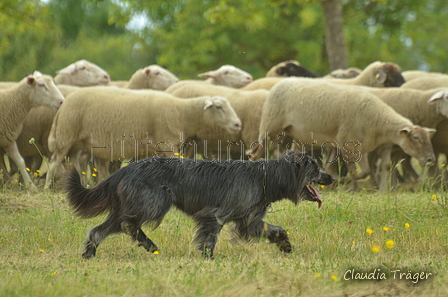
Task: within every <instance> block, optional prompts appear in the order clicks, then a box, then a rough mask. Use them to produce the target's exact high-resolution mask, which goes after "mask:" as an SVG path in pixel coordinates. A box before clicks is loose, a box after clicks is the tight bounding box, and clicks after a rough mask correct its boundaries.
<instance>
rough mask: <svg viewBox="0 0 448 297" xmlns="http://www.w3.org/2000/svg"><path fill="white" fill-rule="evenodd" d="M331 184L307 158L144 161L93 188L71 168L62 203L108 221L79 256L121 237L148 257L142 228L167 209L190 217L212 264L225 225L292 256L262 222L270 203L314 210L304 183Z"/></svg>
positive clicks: (277, 232) (282, 238) (278, 233)
mask: <svg viewBox="0 0 448 297" xmlns="http://www.w3.org/2000/svg"><path fill="white" fill-rule="evenodd" d="M332 182H333V178H332V177H331V176H330V175H329V174H327V173H325V172H323V171H321V170H320V169H319V167H318V166H317V164H316V162H315V161H314V160H313V159H312V158H311V157H310V156H308V155H307V154H304V153H301V152H288V153H285V154H284V155H283V156H282V157H281V158H279V159H275V160H264V161H258V162H252V161H223V162H213V161H203V160H192V159H179V158H173V159H170V158H148V159H144V160H141V161H138V162H135V163H131V164H130V165H128V166H126V167H123V168H121V169H119V170H118V171H116V172H115V173H113V174H112V175H110V176H109V177H108V178H107V179H105V180H104V181H102V182H101V183H100V184H98V185H97V186H96V187H94V188H92V189H86V188H84V187H83V186H82V185H81V183H80V177H79V174H78V173H77V172H76V170H73V171H71V172H70V173H69V176H68V177H67V179H66V182H65V190H66V192H67V193H68V195H67V198H68V202H69V203H70V205H71V206H72V207H73V209H74V212H75V213H76V215H78V216H80V217H83V218H91V217H95V216H97V215H99V214H102V213H104V212H106V211H108V212H109V216H108V217H107V218H106V220H105V222H104V223H102V224H101V225H99V226H97V227H95V228H93V229H91V230H90V231H89V234H88V235H87V239H86V241H85V250H84V252H83V254H82V256H83V257H84V258H86V259H88V258H91V257H93V256H95V253H96V249H97V247H98V245H99V244H100V243H101V241H103V240H104V239H105V238H106V237H107V236H109V235H111V234H113V233H118V232H125V233H126V234H128V235H130V236H131V237H132V238H133V239H134V240H137V241H138V242H139V245H140V246H143V247H144V248H145V249H146V250H147V251H150V252H155V251H157V250H158V248H157V246H156V245H155V244H154V243H153V242H152V241H151V239H149V238H148V237H146V235H145V234H144V233H143V231H142V229H141V226H142V224H143V223H145V222H147V223H152V224H153V225H154V226H155V227H157V226H158V225H159V224H160V223H161V221H162V219H163V217H164V216H165V214H166V213H167V212H168V211H169V209H170V208H171V206H173V205H174V206H175V207H177V208H178V209H180V210H181V211H183V212H184V213H186V214H187V215H190V216H191V217H192V218H193V219H194V220H195V222H196V224H197V232H196V238H195V241H196V242H197V244H198V248H199V250H200V251H202V254H203V256H204V257H208V258H213V250H214V248H215V245H216V241H217V237H218V234H219V232H220V231H221V229H222V227H223V225H224V224H226V223H228V222H234V223H235V229H234V231H235V233H236V235H237V236H239V238H242V239H245V240H250V239H253V238H255V239H256V238H260V237H262V236H263V237H267V238H268V239H269V241H270V242H271V243H275V244H276V245H277V246H278V247H279V248H280V250H281V251H283V252H286V253H289V252H291V250H292V247H291V244H290V242H289V238H288V235H287V233H286V231H285V230H284V229H283V228H282V227H280V226H274V225H271V224H268V223H265V222H264V221H263V218H264V216H265V214H266V210H267V208H268V207H269V205H270V204H271V203H273V202H276V201H279V200H282V199H289V200H291V201H292V202H294V203H297V202H299V200H302V199H305V200H310V201H317V202H318V203H319V206H320V204H321V200H320V196H319V193H318V192H317V191H316V190H315V189H314V188H313V187H312V186H311V185H310V183H317V184H322V185H329V184H331V183H332Z"/></svg>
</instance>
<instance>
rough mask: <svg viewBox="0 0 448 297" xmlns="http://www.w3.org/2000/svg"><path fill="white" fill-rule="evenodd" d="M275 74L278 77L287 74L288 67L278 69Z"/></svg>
mask: <svg viewBox="0 0 448 297" xmlns="http://www.w3.org/2000/svg"><path fill="white" fill-rule="evenodd" d="M275 72H277V74H278V75H283V74H285V72H286V67H285V66H282V67H278V68H277V70H276V71H275Z"/></svg>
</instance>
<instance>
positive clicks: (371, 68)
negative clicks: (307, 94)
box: [241, 61, 404, 91]
mask: <svg viewBox="0 0 448 297" xmlns="http://www.w3.org/2000/svg"><path fill="white" fill-rule="evenodd" d="M282 79H284V78H280V77H263V78H259V79H256V80H254V81H253V82H252V83H250V84H248V85H247V86H245V87H243V88H241V89H242V90H246V91H247V90H256V89H266V90H270V89H271V88H272V87H273V86H274V85H275V84H277V83H278V82H280V81H281V80H282ZM313 79H317V80H319V79H321V80H325V81H328V82H332V83H336V84H347V85H361V86H369V87H378V88H384V87H386V88H387V87H399V86H401V85H402V84H403V83H404V79H403V77H402V76H401V69H400V67H399V66H398V65H396V64H393V63H384V62H378V61H377V62H373V63H371V64H370V65H368V66H367V67H366V68H365V69H364V70H363V71H362V72H361V73H360V74H359V75H358V76H356V77H354V78H347V79H339V78H313Z"/></svg>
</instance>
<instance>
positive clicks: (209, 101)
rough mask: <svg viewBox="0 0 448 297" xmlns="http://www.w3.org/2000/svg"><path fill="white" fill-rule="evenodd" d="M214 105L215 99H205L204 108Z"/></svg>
mask: <svg viewBox="0 0 448 297" xmlns="http://www.w3.org/2000/svg"><path fill="white" fill-rule="evenodd" d="M212 106H213V101H212V100H211V99H207V100H205V103H204V110H206V109H207V108H210V107H212Z"/></svg>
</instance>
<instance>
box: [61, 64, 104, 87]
mask: <svg viewBox="0 0 448 297" xmlns="http://www.w3.org/2000/svg"><path fill="white" fill-rule="evenodd" d="M56 73H57V75H56V76H55V77H54V81H55V82H56V83H57V84H66V85H73V86H80V87H86V86H95V85H107V84H108V83H109V82H110V77H109V74H108V73H107V72H106V71H105V70H104V69H102V68H101V67H99V66H98V65H96V64H93V63H92V62H89V61H87V60H84V59H83V60H79V61H76V62H74V63H72V64H70V65H68V66H67V67H65V68H63V69H61V70H58V71H56Z"/></svg>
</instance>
